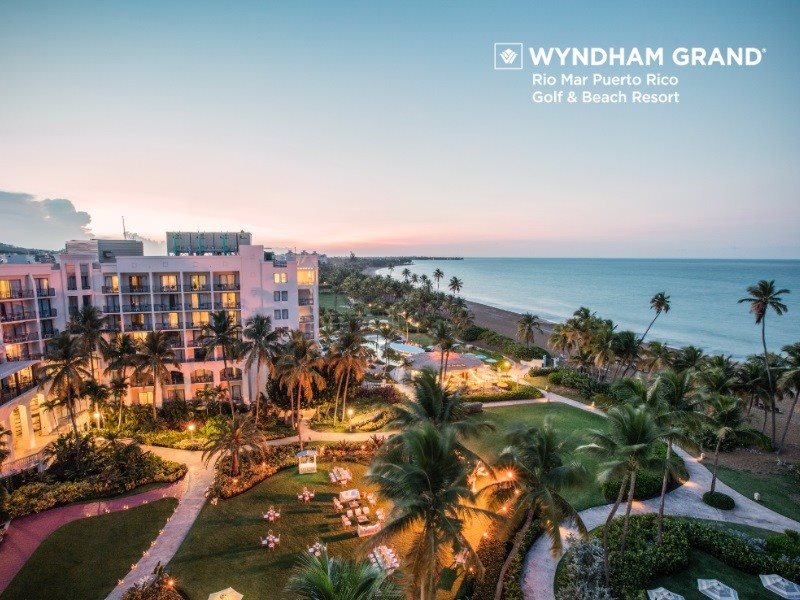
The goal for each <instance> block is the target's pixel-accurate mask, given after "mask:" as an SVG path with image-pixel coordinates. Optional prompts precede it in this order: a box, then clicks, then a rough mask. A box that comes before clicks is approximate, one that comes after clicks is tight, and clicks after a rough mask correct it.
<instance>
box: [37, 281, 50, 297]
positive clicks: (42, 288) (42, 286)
mask: <svg viewBox="0 0 800 600" xmlns="http://www.w3.org/2000/svg"><path fill="white" fill-rule="evenodd" d="M49 289H50V280H49V279H44V278H40V279H37V280H36V293H37V294H39V295H41V294H43V293H45V292H47V290H49Z"/></svg>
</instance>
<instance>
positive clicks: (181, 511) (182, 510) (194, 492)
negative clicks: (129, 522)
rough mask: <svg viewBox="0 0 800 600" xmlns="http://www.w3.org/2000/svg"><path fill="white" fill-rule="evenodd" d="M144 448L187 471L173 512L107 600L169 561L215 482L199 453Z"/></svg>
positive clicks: (212, 474) (211, 472)
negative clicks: (183, 466) (153, 541)
mask: <svg viewBox="0 0 800 600" xmlns="http://www.w3.org/2000/svg"><path fill="white" fill-rule="evenodd" d="M145 448H146V449H147V450H150V451H152V452H153V453H154V454H157V455H159V456H161V457H162V458H165V459H167V460H174V461H177V462H182V463H185V464H186V466H187V467H188V468H189V471H188V472H187V473H186V477H184V478H183V481H184V490H183V493H182V495H181V496H180V500H179V502H178V506H177V508H176V509H175V512H174V513H172V515H171V516H170V518H169V519H168V520H167V523H166V525H164V528H163V529H162V530H161V533H159V535H158V537H157V538H156V539H155V543H154V544H153V546H152V547H151V548H150V549H149V550H148V551H147V552H146V554H145V555H144V556H143V557H142V558H141V560H140V561H139V562H138V563H136V565H135V566H134V567H133V568H132V569H131V571H130V572H129V573H128V574H127V575H126V576H125V578H124V579H123V580H121V581H120V583H119V585H117V587H115V588H114V590H113V591H112V592H111V593H110V594H109V595H108V600H118V599H119V598H122V594H123V593H124V592H125V590H127V589H128V588H129V587H131V586H133V585H134V584H135V583H138V582H139V581H140V580H142V579H145V578H147V577H148V576H150V575H151V574H152V573H153V570H154V569H155V568H156V565H157V564H158V563H161V564H162V565H166V564H167V563H168V562H169V561H170V560H172V557H173V556H175V553H176V552H177V551H178V548H179V547H180V545H181V543H182V542H183V540H184V538H185V537H186V534H188V533H189V530H190V529H191V528H192V524H193V523H194V520H195V519H196V518H197V515H198V514H199V513H200V509H201V508H203V504H205V502H206V491H207V490H208V488H209V487H210V486H211V484H212V483H213V482H214V466H213V464H211V465H209V466H208V467H206V466H205V465H204V464H203V463H202V461H201V459H200V453H199V452H190V451H188V450H174V449H171V448H157V447H154V446H146V447H145Z"/></svg>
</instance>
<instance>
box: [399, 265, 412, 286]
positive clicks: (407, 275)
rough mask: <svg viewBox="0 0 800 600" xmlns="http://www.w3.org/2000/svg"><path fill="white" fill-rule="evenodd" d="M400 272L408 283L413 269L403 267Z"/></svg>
mask: <svg viewBox="0 0 800 600" xmlns="http://www.w3.org/2000/svg"><path fill="white" fill-rule="evenodd" d="M400 274H401V275H402V276H403V280H404V281H405V282H406V283H408V282H409V280H410V279H411V269H409V268H408V267H406V268H405V269H403V270H402V271H401V272H400Z"/></svg>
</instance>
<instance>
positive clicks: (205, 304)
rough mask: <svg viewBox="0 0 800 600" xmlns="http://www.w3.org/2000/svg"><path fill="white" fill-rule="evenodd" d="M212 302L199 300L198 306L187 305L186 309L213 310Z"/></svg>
mask: <svg viewBox="0 0 800 600" xmlns="http://www.w3.org/2000/svg"><path fill="white" fill-rule="evenodd" d="M211 308H212V304H211V302H199V303H198V304H197V306H187V307H186V310H211Z"/></svg>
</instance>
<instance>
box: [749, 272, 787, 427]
mask: <svg viewBox="0 0 800 600" xmlns="http://www.w3.org/2000/svg"><path fill="white" fill-rule="evenodd" d="M747 293H748V294H750V295H749V296H745V297H744V298H740V299H739V304H742V303H747V304H749V305H750V312H751V313H753V317H755V321H756V325H761V346H762V347H763V349H764V366H765V368H766V369H767V381H768V382H769V393H770V396H772V397H773V398H774V396H775V385H774V384H773V382H772V373H771V371H770V364H769V353H768V351H767V313H768V312H769V311H770V310H772V311H773V312H774V313H775V314H776V315H777V316H779V317H780V316H781V315H782V314H783V313H785V312H786V311H788V310H789V308H788V307H787V306H786V305H785V304H784V303H783V296H784V295H786V294H788V293H790V292H789V290H787V289H786V288H781V289H779V290H778V289H775V280H774V279H771V280H769V281H767V280H766V279H762V280H761V281H759V282H758V283H757V284H755V285H751V286H749V287H748V288H747ZM775 441H776V440H775V410H774V409H773V410H772V442H773V443H775Z"/></svg>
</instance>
